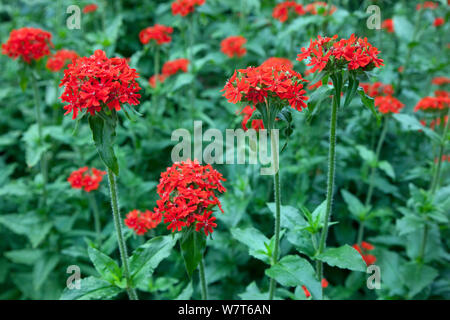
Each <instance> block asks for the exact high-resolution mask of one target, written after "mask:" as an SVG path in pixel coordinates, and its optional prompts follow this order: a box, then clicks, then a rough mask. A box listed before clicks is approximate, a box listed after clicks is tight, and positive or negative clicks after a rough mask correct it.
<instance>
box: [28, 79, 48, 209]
mask: <svg viewBox="0 0 450 320" xmlns="http://www.w3.org/2000/svg"><path fill="white" fill-rule="evenodd" d="M30 74H31V86H32V87H33V94H34V107H35V114H36V122H37V126H38V138H39V145H42V144H43V143H44V136H43V133H42V118H41V107H40V105H41V99H40V96H39V89H38V86H37V79H36V75H35V74H34V72H33V70H30ZM40 168H41V175H42V179H43V185H42V203H43V204H44V207H45V206H46V205H47V182H48V170H47V155H46V152H45V151H43V152H42V154H41V158H40Z"/></svg>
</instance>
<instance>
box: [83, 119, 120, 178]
mask: <svg viewBox="0 0 450 320" xmlns="http://www.w3.org/2000/svg"><path fill="white" fill-rule="evenodd" d="M116 123H117V114H116V113H115V112H112V114H111V115H110V116H109V115H108V116H105V117H104V119H103V118H102V117H101V116H99V115H96V116H89V126H90V127H91V131H92V138H93V139H94V142H95V146H96V147H97V151H98V153H99V155H100V158H101V159H102V161H103V162H104V163H105V165H106V166H107V167H108V168H109V169H111V171H112V172H114V174H115V175H119V164H118V162H117V158H116V155H115V153H114V140H115V137H116Z"/></svg>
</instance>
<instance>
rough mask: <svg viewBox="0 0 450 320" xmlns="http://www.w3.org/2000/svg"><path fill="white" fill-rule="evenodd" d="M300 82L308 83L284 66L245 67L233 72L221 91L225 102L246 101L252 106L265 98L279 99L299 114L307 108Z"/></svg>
mask: <svg viewBox="0 0 450 320" xmlns="http://www.w3.org/2000/svg"><path fill="white" fill-rule="evenodd" d="M303 82H307V80H305V79H303V78H302V76H301V75H300V74H299V73H297V72H295V71H294V70H292V69H290V68H288V67H286V66H285V65H274V66H272V67H263V66H259V67H248V68H247V69H240V70H238V71H237V72H236V71H235V72H234V74H233V76H232V77H231V78H230V79H229V80H228V81H227V83H226V84H225V87H224V88H223V89H222V91H225V93H224V94H223V95H224V96H225V97H226V98H227V100H228V102H230V103H235V104H236V103H238V102H241V101H245V102H248V103H249V104H251V105H256V104H258V103H261V102H264V101H265V100H266V99H267V98H274V99H278V100H281V101H282V102H284V103H289V105H290V106H291V107H292V108H294V109H296V110H298V111H301V110H302V109H303V108H306V103H305V101H306V100H308V97H306V96H305V93H306V91H305V90H303Z"/></svg>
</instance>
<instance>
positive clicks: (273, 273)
mask: <svg viewBox="0 0 450 320" xmlns="http://www.w3.org/2000/svg"><path fill="white" fill-rule="evenodd" d="M266 275H268V276H269V277H271V278H273V279H275V280H276V281H277V282H278V283H280V284H281V285H283V286H285V287H296V286H300V285H304V286H306V288H308V290H309V292H311V295H312V296H313V298H314V299H322V288H321V285H320V281H319V280H317V278H316V274H315V271H314V268H313V267H312V266H311V264H310V263H309V262H308V261H307V260H305V259H303V258H301V257H299V256H292V255H290V256H285V257H283V258H282V259H281V260H280V261H278V262H277V263H276V264H274V265H273V266H272V267H270V268H269V269H267V270H266Z"/></svg>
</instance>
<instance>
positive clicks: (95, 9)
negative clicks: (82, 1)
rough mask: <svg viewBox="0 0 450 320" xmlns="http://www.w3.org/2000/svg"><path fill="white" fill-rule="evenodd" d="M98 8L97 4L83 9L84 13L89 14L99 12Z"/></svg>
mask: <svg viewBox="0 0 450 320" xmlns="http://www.w3.org/2000/svg"><path fill="white" fill-rule="evenodd" d="M97 9H98V6H97V5H96V4H88V5H86V6H85V7H84V8H83V13H89V12H94V11H97Z"/></svg>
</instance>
